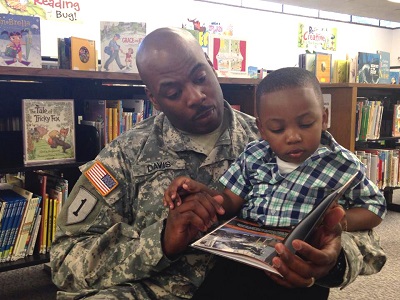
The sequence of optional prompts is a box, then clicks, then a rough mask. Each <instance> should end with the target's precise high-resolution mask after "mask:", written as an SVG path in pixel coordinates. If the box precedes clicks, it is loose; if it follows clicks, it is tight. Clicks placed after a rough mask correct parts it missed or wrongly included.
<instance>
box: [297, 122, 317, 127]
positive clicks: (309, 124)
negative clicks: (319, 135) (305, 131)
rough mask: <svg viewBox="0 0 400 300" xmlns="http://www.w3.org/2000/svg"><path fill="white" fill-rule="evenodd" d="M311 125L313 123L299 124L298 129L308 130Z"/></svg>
mask: <svg viewBox="0 0 400 300" xmlns="http://www.w3.org/2000/svg"><path fill="white" fill-rule="evenodd" d="M313 125H314V122H311V123H305V124H300V127H301V128H310V127H311V126H313Z"/></svg>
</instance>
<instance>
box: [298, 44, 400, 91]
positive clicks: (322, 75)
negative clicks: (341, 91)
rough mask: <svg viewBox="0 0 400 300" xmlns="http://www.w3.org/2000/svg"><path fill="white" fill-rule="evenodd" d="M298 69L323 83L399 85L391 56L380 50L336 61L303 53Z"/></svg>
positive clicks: (319, 54)
mask: <svg viewBox="0 0 400 300" xmlns="http://www.w3.org/2000/svg"><path fill="white" fill-rule="evenodd" d="M299 67H300V68H305V69H307V70H309V71H310V72H312V73H314V74H315V75H316V77H317V78H318V80H319V81H320V82H321V83H346V82H349V83H371V84H378V83H379V84H398V83H399V72H398V71H397V72H396V71H395V70H391V69H390V53H389V52H386V51H380V50H378V51H377V52H376V53H369V52H357V53H356V54H355V55H353V56H350V55H348V56H347V58H346V59H335V60H333V59H332V54H329V53H319V52H317V53H302V54H299Z"/></svg>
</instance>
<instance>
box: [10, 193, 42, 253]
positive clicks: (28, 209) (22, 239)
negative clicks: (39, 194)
mask: <svg viewBox="0 0 400 300" xmlns="http://www.w3.org/2000/svg"><path fill="white" fill-rule="evenodd" d="M36 203H37V198H31V199H30V200H29V202H27V203H26V205H25V211H24V217H23V219H22V221H21V224H20V227H19V231H18V233H17V240H16V242H15V245H14V247H13V250H12V253H11V255H10V258H11V260H17V259H19V258H21V254H22V250H23V247H24V245H25V243H26V239H27V238H28V233H29V229H30V226H31V224H32V219H33V215H34V213H35V205H36Z"/></svg>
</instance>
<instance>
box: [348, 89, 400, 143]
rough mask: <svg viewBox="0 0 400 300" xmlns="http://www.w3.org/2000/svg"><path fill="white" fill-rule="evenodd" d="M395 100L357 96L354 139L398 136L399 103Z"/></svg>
mask: <svg viewBox="0 0 400 300" xmlns="http://www.w3.org/2000/svg"><path fill="white" fill-rule="evenodd" d="M396 102H397V101H396V100H393V99H388V98H384V99H383V100H376V99H372V100H371V99H368V98H365V97H359V98H357V103H356V127H355V130H356V132H355V137H356V141H367V140H378V139H380V138H381V135H382V136H383V137H385V138H387V137H400V104H399V103H396Z"/></svg>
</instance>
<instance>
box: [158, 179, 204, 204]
mask: <svg viewBox="0 0 400 300" xmlns="http://www.w3.org/2000/svg"><path fill="white" fill-rule="evenodd" d="M204 188H205V186H204V185H203V184H201V183H199V182H197V181H195V180H193V179H191V178H189V177H186V176H181V177H177V178H175V179H174V180H173V181H172V182H171V184H170V186H169V187H168V188H167V189H166V191H165V192H164V197H163V204H164V206H168V207H169V208H170V209H174V207H175V205H176V206H180V205H181V204H182V200H183V198H184V197H186V196H187V195H189V194H193V193H198V192H201V191H203V190H204Z"/></svg>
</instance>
